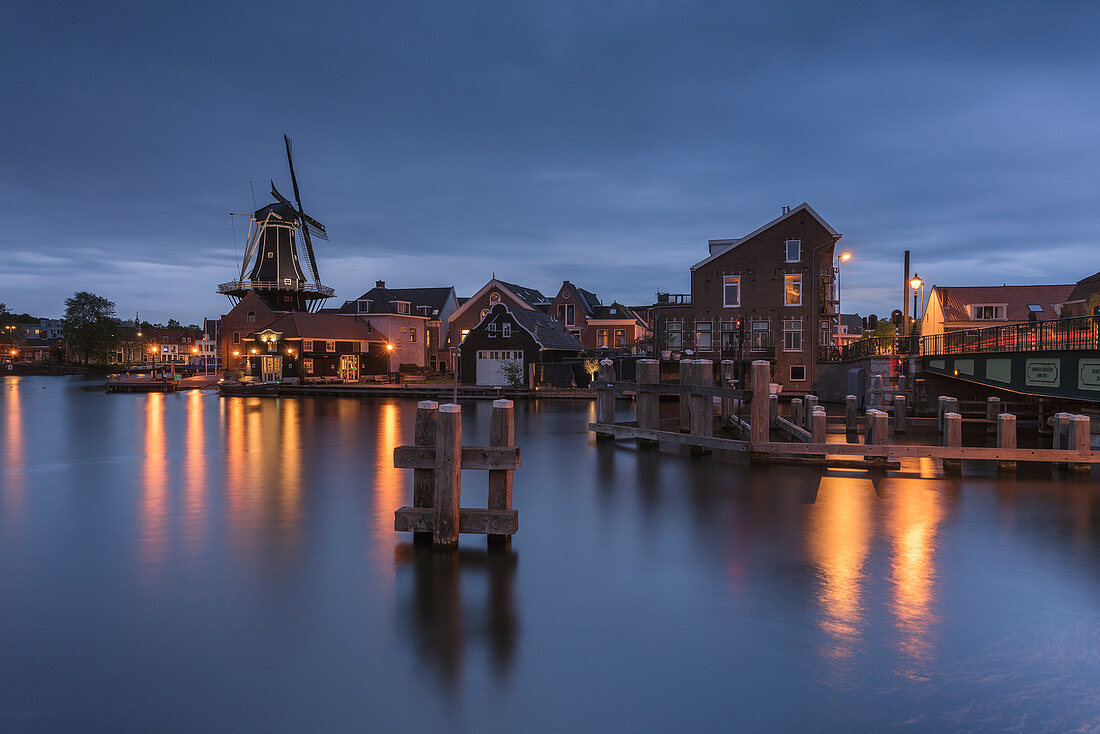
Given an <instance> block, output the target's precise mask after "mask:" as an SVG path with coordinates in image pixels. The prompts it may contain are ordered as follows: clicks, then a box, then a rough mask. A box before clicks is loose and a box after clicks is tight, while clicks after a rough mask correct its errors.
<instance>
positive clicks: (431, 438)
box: [413, 400, 439, 545]
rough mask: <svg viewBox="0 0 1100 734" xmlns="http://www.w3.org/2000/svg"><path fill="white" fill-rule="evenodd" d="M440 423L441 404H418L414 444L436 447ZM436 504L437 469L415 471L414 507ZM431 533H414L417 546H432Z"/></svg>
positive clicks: (425, 402) (432, 401)
mask: <svg viewBox="0 0 1100 734" xmlns="http://www.w3.org/2000/svg"><path fill="white" fill-rule="evenodd" d="M438 422H439V403H437V402H435V401H434V400H422V401H421V402H419V403H417V404H416V428H415V429H414V432H413V433H414V436H413V443H414V444H416V445H417V446H435V427H436V424H437V423H438ZM434 504H435V469H413V507H432V506H433V505H434ZM431 542H432V534H431V533H413V543H414V544H415V545H430V544H431Z"/></svg>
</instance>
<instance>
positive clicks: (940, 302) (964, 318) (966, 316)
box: [921, 283, 1076, 336]
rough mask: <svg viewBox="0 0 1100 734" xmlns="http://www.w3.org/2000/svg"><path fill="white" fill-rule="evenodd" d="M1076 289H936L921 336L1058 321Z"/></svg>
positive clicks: (956, 287)
mask: <svg viewBox="0 0 1100 734" xmlns="http://www.w3.org/2000/svg"><path fill="white" fill-rule="evenodd" d="M1075 287H1076V286H1075V285H1074V284H1072V283H1071V284H1068V285H994V286H933V287H932V290H931V292H930V293H929V295H928V302H927V304H926V305H925V308H924V316H923V317H922V318H921V335H922V336H928V335H930V334H942V333H945V332H952V331H962V330H964V329H977V328H981V327H983V326H1000V325H1004V324H1015V323H1023V322H1026V321H1048V320H1050V319H1056V318H1059V316H1060V315H1061V312H1062V306H1063V304H1065V302H1066V301H1067V300H1069V298H1070V294H1071V293H1072V292H1073V291H1074V289H1075Z"/></svg>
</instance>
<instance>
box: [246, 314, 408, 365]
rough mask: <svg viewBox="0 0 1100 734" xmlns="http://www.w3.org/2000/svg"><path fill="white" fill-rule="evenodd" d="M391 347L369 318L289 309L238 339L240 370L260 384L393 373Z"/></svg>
mask: <svg viewBox="0 0 1100 734" xmlns="http://www.w3.org/2000/svg"><path fill="white" fill-rule="evenodd" d="M372 318H373V317H372ZM390 346H391V344H390V341H389V339H388V338H387V336H386V335H385V334H384V333H383V332H381V331H380V330H378V329H377V328H375V326H374V325H373V324H372V319H368V318H366V317H363V316H351V317H348V316H342V315H339V314H330V313H307V312H304V311H293V312H290V313H286V314H283V315H281V316H279V317H278V318H276V319H275V320H273V321H271V322H270V323H268V324H265V325H264V326H262V327H261V328H259V329H256V330H255V331H253V332H250V333H248V334H247V335H245V336H244V337H243V338H242V339H241V342H240V344H239V347H240V349H239V351H240V352H241V358H240V364H241V367H240V369H241V371H242V373H243V374H244V375H245V376H249V377H251V378H252V379H254V380H257V381H263V382H274V381H279V380H285V379H287V378H292V379H299V380H301V381H302V382H316V381H341V382H358V381H359V380H361V379H363V378H365V377H369V376H372V375H385V374H389V373H390V372H393V371H396V370H395V369H393V368H391V364H390V362H391V358H392V352H393V351H395V350H392V349H390Z"/></svg>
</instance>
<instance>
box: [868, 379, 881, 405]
mask: <svg viewBox="0 0 1100 734" xmlns="http://www.w3.org/2000/svg"><path fill="white" fill-rule="evenodd" d="M881 401H882V375H881V374H879V373H877V372H876V373H875V374H873V375H871V401H870V402H869V403H868V404H869V405H871V406H873V407H876V408H877V407H878V406H879V405H881V404H882V402H881Z"/></svg>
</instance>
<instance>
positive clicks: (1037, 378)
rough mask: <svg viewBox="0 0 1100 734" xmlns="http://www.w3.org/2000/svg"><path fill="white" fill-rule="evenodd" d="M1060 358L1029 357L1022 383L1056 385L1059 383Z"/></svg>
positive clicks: (1041, 385)
mask: <svg viewBox="0 0 1100 734" xmlns="http://www.w3.org/2000/svg"><path fill="white" fill-rule="evenodd" d="M1060 368H1061V360H1060V359H1029V360H1027V369H1026V370H1025V371H1024V384H1025V385H1029V386H1032V387H1058V386H1059V385H1060V384H1061V375H1060Z"/></svg>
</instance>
